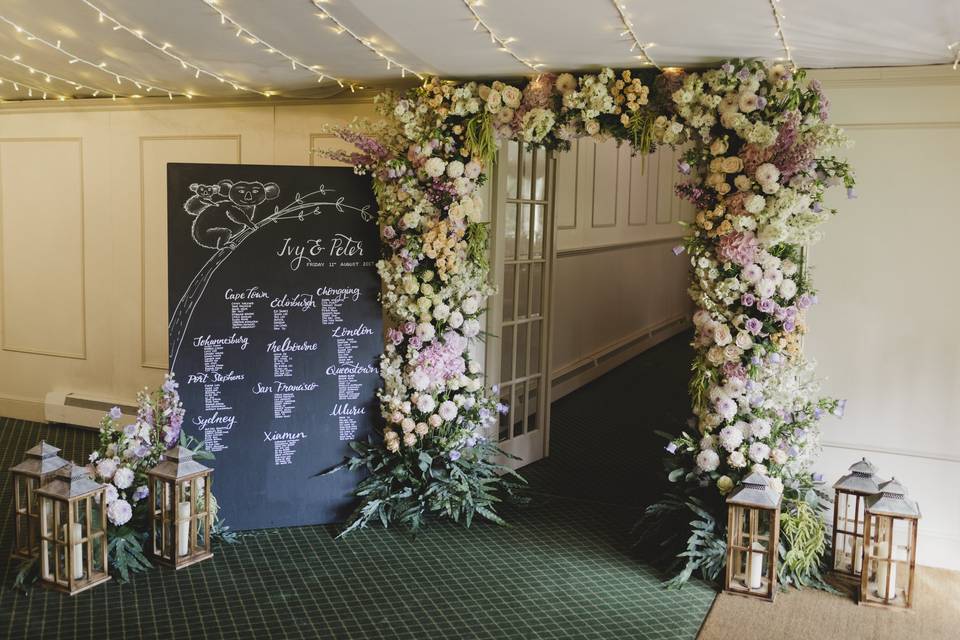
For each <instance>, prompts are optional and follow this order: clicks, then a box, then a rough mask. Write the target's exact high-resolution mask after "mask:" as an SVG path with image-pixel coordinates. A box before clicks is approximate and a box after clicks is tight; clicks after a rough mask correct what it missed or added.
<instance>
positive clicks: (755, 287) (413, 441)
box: [326, 61, 853, 583]
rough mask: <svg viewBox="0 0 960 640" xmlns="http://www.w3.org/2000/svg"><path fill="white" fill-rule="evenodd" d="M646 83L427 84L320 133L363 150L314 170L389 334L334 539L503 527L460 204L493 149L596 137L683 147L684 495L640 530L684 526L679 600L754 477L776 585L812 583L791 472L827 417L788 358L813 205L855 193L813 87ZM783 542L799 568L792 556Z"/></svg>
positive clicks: (469, 223)
mask: <svg viewBox="0 0 960 640" xmlns="http://www.w3.org/2000/svg"><path fill="white" fill-rule="evenodd" d="M644 73H645V75H643V76H641V75H640V73H639V72H631V71H630V70H624V71H620V72H614V71H612V70H610V69H603V70H602V71H600V72H599V73H596V74H584V75H580V76H579V77H576V76H574V75H572V74H569V73H564V74H560V75H554V74H541V75H539V76H537V77H536V78H534V79H531V80H529V81H526V82H524V83H522V84H520V83H518V84H517V85H514V84H510V83H505V82H492V83H489V84H483V83H477V82H467V83H459V84H458V83H453V82H443V81H440V80H438V79H436V78H433V79H428V80H427V81H426V82H425V83H424V84H423V85H422V86H420V87H418V88H415V89H412V90H410V91H408V92H406V93H405V94H395V93H392V92H387V93H384V94H382V95H380V96H379V97H378V98H377V100H376V104H377V108H378V111H379V113H380V115H381V116H382V117H383V120H382V121H378V122H376V123H366V122H363V123H357V124H354V125H351V126H349V127H346V128H341V129H338V130H337V133H338V134H339V135H340V136H341V137H342V138H343V139H344V140H346V141H348V142H351V143H353V144H354V145H355V146H356V147H357V148H358V150H357V151H355V152H344V151H329V152H326V155H327V156H329V157H331V158H333V159H336V160H340V161H344V162H347V163H349V164H351V165H353V166H354V167H355V168H356V170H357V171H358V172H360V173H370V174H372V176H373V179H374V188H375V191H376V194H377V199H378V203H379V209H380V230H381V236H382V240H383V248H384V258H383V260H382V261H381V262H380V263H379V271H380V275H381V277H382V279H383V283H384V293H383V296H382V301H383V306H384V310H385V314H386V317H387V320H388V323H389V324H390V325H391V328H390V329H389V330H388V341H387V344H386V348H385V352H384V355H383V358H382V360H381V375H382V377H383V380H384V387H383V389H382V390H381V391H380V394H379V397H380V401H381V413H382V416H383V419H384V421H385V427H384V430H383V439H382V440H380V439H371V440H370V441H368V442H363V443H355V444H354V445H353V446H354V449H355V450H356V452H357V455H356V456H354V457H352V458H349V459H348V461H347V462H346V463H345V464H344V465H343V466H348V467H351V468H361V467H365V468H366V469H367V470H369V472H370V475H369V476H368V477H367V478H366V479H365V480H364V481H362V482H361V484H360V485H359V487H358V490H357V495H358V496H359V497H360V498H361V504H360V506H359V508H358V510H357V512H356V513H355V514H354V516H353V517H352V518H351V522H350V524H349V525H348V527H347V529H346V531H347V532H349V531H352V530H354V529H356V528H358V527H363V526H366V525H367V524H368V523H370V522H372V521H379V522H381V523H382V524H383V525H385V526H386V525H389V524H391V523H401V524H407V525H410V526H412V527H414V528H416V527H418V526H420V525H421V524H422V522H423V518H424V516H425V515H426V514H427V513H439V514H443V515H446V516H449V517H451V518H453V519H454V520H459V519H461V518H462V519H463V520H464V521H465V522H466V523H467V524H469V522H470V520H471V517H472V516H473V514H474V513H476V514H479V515H481V516H483V517H485V518H487V519H490V520H494V521H499V518H498V517H497V516H496V514H495V512H494V510H493V506H494V502H495V501H496V499H497V498H496V494H495V491H494V490H495V488H496V487H497V484H498V476H497V474H498V471H499V468H498V467H496V466H495V465H494V464H493V463H492V462H491V460H492V458H493V456H494V455H496V454H497V452H498V449H497V447H496V446H495V444H494V443H492V442H490V441H488V440H487V439H486V438H485V428H486V427H488V426H490V425H491V424H492V423H493V422H495V421H496V419H497V418H496V410H497V409H498V408H500V407H497V406H496V404H495V402H494V400H493V399H492V398H491V396H490V395H489V394H488V392H487V390H486V389H485V388H484V387H483V384H482V376H483V374H482V371H481V370H480V368H479V367H478V366H477V364H476V363H475V362H474V361H472V360H471V359H470V357H469V345H470V342H471V341H473V340H475V339H477V338H478V336H479V334H480V333H481V331H480V324H479V319H478V316H479V315H480V313H482V311H483V309H484V307H485V301H486V299H487V297H488V296H489V295H490V294H491V293H492V291H493V289H492V287H491V285H490V283H489V265H488V264H487V255H488V239H487V227H486V224H485V223H484V222H483V221H482V216H481V211H482V207H483V203H482V202H481V200H480V198H479V197H478V195H477V189H478V187H480V186H481V185H482V184H483V183H484V181H485V180H486V174H485V173H484V172H485V171H486V170H488V169H489V167H490V165H491V163H492V160H493V156H494V153H495V149H496V147H497V143H498V142H499V141H502V140H507V139H512V140H518V141H521V142H523V143H526V144H529V145H542V146H544V147H546V148H548V149H559V150H562V149H567V148H569V145H570V141H571V140H572V139H574V138H576V137H579V136H591V137H593V138H596V139H598V140H604V139H609V138H614V139H616V140H618V141H623V142H627V143H629V144H631V145H632V146H633V149H634V151H635V152H637V153H648V152H650V151H651V150H652V149H653V148H654V146H655V145H656V144H665V145H671V146H679V145H686V146H687V147H688V149H689V150H688V151H687V152H686V153H685V156H684V160H683V161H682V162H681V164H680V170H681V171H683V172H685V173H688V174H689V175H690V180H689V181H688V182H686V183H685V184H682V185H680V186H679V187H678V189H677V192H678V195H680V196H681V197H685V198H688V199H690V200H691V201H692V202H693V203H694V205H695V206H696V209H697V215H696V221H695V223H694V224H693V225H691V232H690V234H689V236H688V237H687V238H686V241H685V249H686V250H687V252H688V253H689V255H690V259H691V265H692V283H691V286H690V294H691V296H692V297H693V299H694V301H695V303H696V305H697V307H698V310H697V313H696V315H695V316H694V323H695V325H696V338H695V346H696V349H697V356H696V360H695V362H694V365H693V372H694V373H693V379H692V381H691V384H690V392H691V397H692V402H693V409H694V413H695V414H696V417H695V423H696V424H695V425H694V426H695V427H696V432H697V436H696V437H695V436H693V435H688V434H684V435H683V436H681V437H680V438H678V439H677V440H675V441H674V442H672V443H671V444H670V445H669V447H668V449H669V451H670V452H671V453H673V454H676V455H675V457H674V458H673V460H672V462H671V464H672V467H673V468H672V470H671V472H670V479H671V480H672V481H675V482H677V483H679V486H680V487H681V490H680V491H679V492H678V493H677V494H675V495H673V496H668V498H667V499H666V501H665V502H663V503H659V504H657V505H653V506H652V507H651V509H650V511H649V518H654V517H658V516H663V515H665V514H667V513H673V514H680V516H679V517H681V518H682V519H683V523H684V526H683V527H681V528H679V529H677V528H676V527H673V528H671V529H670V531H671V532H672V533H673V534H674V535H678V534H676V532H677V531H688V532H689V531H690V528H689V525H688V524H687V522H688V521H689V515H690V509H692V510H693V511H694V512H695V513H696V514H697V517H699V518H701V522H700V524H695V525H694V529H693V536H692V537H691V538H690V540H691V542H690V545H687V546H685V545H680V548H679V549H677V553H682V554H683V555H682V557H683V558H684V559H685V560H686V566H685V567H684V569H683V571H682V573H681V574H680V576H679V577H678V578H679V582H683V581H684V580H686V578H688V577H689V576H690V575H691V574H692V573H693V571H695V570H701V571H702V572H703V573H704V574H705V575H707V576H708V577H715V576H716V575H718V573H719V571H720V569H722V567H723V562H724V559H723V549H724V543H723V531H722V525H721V524H718V521H717V520H715V518H716V516H717V515H718V514H720V513H722V512H723V510H724V507H723V501H722V497H723V495H724V494H726V493H728V492H729V491H730V490H731V489H732V488H733V487H734V486H735V485H736V483H737V482H739V480H740V479H741V478H742V477H743V476H744V475H745V474H746V473H748V472H750V471H751V470H753V471H759V472H762V473H765V474H768V475H769V476H770V477H771V478H772V479H773V480H774V481H775V483H776V486H777V487H778V488H780V489H781V490H782V491H784V492H785V498H786V500H785V504H786V505H787V506H786V508H785V513H784V537H783V540H784V541H786V545H787V546H786V551H785V553H786V554H787V555H788V561H787V562H785V563H784V567H785V571H787V572H788V573H789V572H792V573H793V574H795V575H796V579H795V580H794V582H795V583H796V582H802V581H803V580H804V579H805V578H806V576H808V575H813V574H814V573H815V572H816V565H817V564H818V562H819V558H820V556H821V555H822V553H823V545H822V541H823V536H822V522H821V521H820V520H819V519H818V518H819V512H818V509H819V508H820V506H819V500H818V499H817V494H816V492H815V491H813V483H812V480H811V477H810V474H809V472H808V468H809V464H810V461H811V459H812V455H813V454H814V453H815V451H816V448H817V431H816V422H817V421H818V420H819V418H820V417H821V416H822V415H823V414H824V413H826V412H834V413H838V414H839V413H842V403H840V402H837V401H834V400H830V399H817V397H816V396H817V388H816V382H815V380H814V379H813V376H812V366H811V365H810V364H809V363H808V362H806V361H805V360H804V358H803V355H802V353H801V350H800V336H801V335H802V334H803V332H804V331H805V326H806V325H805V322H806V318H805V316H806V312H807V310H808V309H809V308H810V307H811V306H812V305H813V304H814V303H815V302H816V295H815V293H814V291H813V289H812V287H811V285H810V283H809V280H808V278H807V275H806V273H805V270H804V253H803V248H804V247H805V246H807V245H808V244H809V243H810V242H813V241H815V240H816V239H817V237H818V232H817V227H818V226H819V225H820V224H821V223H823V222H824V221H825V220H827V219H828V218H829V215H830V212H828V211H827V210H825V209H824V207H823V204H822V203H823V194H824V191H825V190H826V188H828V187H830V186H834V185H840V184H843V185H846V186H847V187H848V189H849V193H850V195H851V196H852V194H853V191H852V187H853V178H852V174H851V173H850V171H849V169H848V167H847V165H846V164H845V163H844V162H842V161H841V160H839V159H837V158H836V157H834V156H833V155H832V154H833V150H834V149H836V148H839V147H842V146H843V144H844V138H843V135H842V133H841V132H840V131H839V130H838V129H837V128H836V127H833V126H831V125H828V124H827V123H826V119H827V115H828V102H827V99H826V97H825V96H824V95H823V92H822V91H821V89H820V86H819V84H818V83H816V82H811V83H806V82H805V79H804V74H803V72H802V71H795V70H791V69H788V68H786V67H785V66H784V65H781V64H768V63H765V62H761V61H750V62H738V63H736V64H734V63H727V64H725V65H723V67H721V68H720V69H716V70H711V71H707V72H704V73H702V74H701V73H693V74H689V75H687V74H684V73H682V72H663V73H661V74H653V73H652V72H644ZM682 249H683V248H680V249H678V253H679V252H680V251H682ZM707 485H710V486H707ZM805 504H806V505H807V506H804V505H805ZM808 507H810V508H808ZM719 522H723V519H722V518H720V519H719ZM817 526H819V527H820V529H817V530H816V531H813V534H812V535H811V528H816V527H817ZM656 530H657V529H656V527H651V528H650V529H649V532H650V534H651V535H654V534H655V532H656ZM664 531H666V529H664ZM818 531H819V533H818ZM801 532H802V533H803V535H800V533H801ZM683 537H684V538H685V537H686V534H684V535H683ZM800 539H802V540H804V541H805V545H804V546H803V548H802V549H799V546H793V547H791V546H790V545H791V542H790V541H791V540H800ZM810 540H813V541H812V542H810ZM817 540H819V542H817ZM791 554H792V555H791ZM718 562H719V565H717V564H716V563H718ZM786 581H787V582H789V581H790V578H789V576H788V577H787V578H786Z"/></svg>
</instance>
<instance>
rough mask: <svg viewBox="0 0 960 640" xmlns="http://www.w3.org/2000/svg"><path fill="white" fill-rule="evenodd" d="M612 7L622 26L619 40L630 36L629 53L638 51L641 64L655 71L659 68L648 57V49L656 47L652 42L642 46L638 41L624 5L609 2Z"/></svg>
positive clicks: (617, 2)
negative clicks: (651, 67)
mask: <svg viewBox="0 0 960 640" xmlns="http://www.w3.org/2000/svg"><path fill="white" fill-rule="evenodd" d="M611 2H613V6H615V7H616V8H617V14H619V16H620V22H621V23H622V24H623V31H621V32H620V37H621V38H626V37H627V36H630V39H631V40H633V42H632V44H631V45H630V51H639V53H638V54H637V59H638V60H640V62H641V63H642V64H647V65H650V66H653V67H656V68H657V69H659V68H660V65H658V64H657V63H656V62H654V61H653V58H651V57H650V53H649V51H648V50H649V49H651V48H652V47H654V46H656V45H655V43H653V42H648V43H646V44H644V43H643V42H641V41H640V38H639V37H638V36H637V31H636V29H634V27H633V20H631V19H630V16H628V15H627V7H626V5H625V4H623V3H622V2H620V1H619V0H611Z"/></svg>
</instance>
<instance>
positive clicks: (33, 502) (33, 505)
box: [23, 478, 40, 513]
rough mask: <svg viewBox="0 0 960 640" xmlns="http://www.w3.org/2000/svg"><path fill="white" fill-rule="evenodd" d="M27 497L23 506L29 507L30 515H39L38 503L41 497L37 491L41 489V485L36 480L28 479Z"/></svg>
mask: <svg viewBox="0 0 960 640" xmlns="http://www.w3.org/2000/svg"><path fill="white" fill-rule="evenodd" d="M26 484H27V496H26V497H25V498H24V500H23V504H25V505H28V511H29V512H30V513H37V503H38V502H39V500H40V496H38V495H37V489H38V488H39V487H40V483H39V482H38V481H37V479H36V478H27V483H26Z"/></svg>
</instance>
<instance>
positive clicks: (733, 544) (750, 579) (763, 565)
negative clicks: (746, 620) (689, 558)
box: [723, 473, 780, 602]
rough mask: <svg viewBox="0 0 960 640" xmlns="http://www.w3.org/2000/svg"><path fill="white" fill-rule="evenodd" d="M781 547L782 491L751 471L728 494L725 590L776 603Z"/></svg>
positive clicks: (765, 478)
mask: <svg viewBox="0 0 960 640" xmlns="http://www.w3.org/2000/svg"><path fill="white" fill-rule="evenodd" d="M779 547H780V494H779V493H778V492H777V491H775V490H774V489H773V488H772V487H771V486H770V482H769V480H768V479H767V477H766V476H764V475H762V474H759V473H751V474H750V475H748V476H747V477H746V478H744V480H743V484H742V485H740V487H739V488H737V490H736V491H734V492H733V493H731V494H730V496H729V497H727V571H726V579H725V581H724V589H723V590H724V591H725V592H727V593H733V594H736V595H741V596H747V597H750V598H759V599H761V600H767V601H770V602H773V598H774V596H775V595H776V592H777V553H778V551H779Z"/></svg>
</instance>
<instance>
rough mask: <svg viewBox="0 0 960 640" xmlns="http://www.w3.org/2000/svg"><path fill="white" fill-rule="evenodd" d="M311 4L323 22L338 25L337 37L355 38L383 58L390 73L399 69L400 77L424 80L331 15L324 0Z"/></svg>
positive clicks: (316, 0) (335, 30)
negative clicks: (410, 75) (409, 74)
mask: <svg viewBox="0 0 960 640" xmlns="http://www.w3.org/2000/svg"><path fill="white" fill-rule="evenodd" d="M311 2H312V4H313V6H314V7H316V9H317V10H319V11H320V13H318V14H317V17H318V18H320V19H321V20H330V21H331V22H333V24H334V25H336V26H334V27H333V31H334V33H336V34H337V35H342V34H344V33H346V34H347V35H349V36H350V37H351V38H353V39H354V40H356V41H357V42H359V43H360V44H362V45H363V46H364V47H366V48H367V49H369V50H370V51H372V52H373V53H375V54H376V55H377V56H379V57H380V58H382V59H383V61H384V62H385V63H386V65H387V70H388V71H389V70H392V69H393V68H397V69H399V70H400V75H401V76H402V77H404V78H405V77H407V74H408V73H412V74H413V75H415V76H416V77H417V78H419V79H420V80H423V75H421V74H419V73H417V72H416V71H414V70H413V69H411V68H410V67H407V66H405V65H403V64H401V63H399V62H397V61H396V59H394V58H391V57H390V56H388V55H387V54H386V53H384V52H383V51H382V50H381V49H379V48H377V46H376V45H375V44H374V43H373V41H372V40H371V39H370V38H364V37H362V36H360V35H358V34H357V33H356V32H355V31H353V30H352V29H350V27H348V26H347V25H345V24H344V23H342V22H341V21H340V20H338V19H337V17H336V16H334V15H333V14H332V13H330V11H329V10H328V9H327V8H326V7H324V6H323V5H324V4H325V1H324V0H311Z"/></svg>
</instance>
